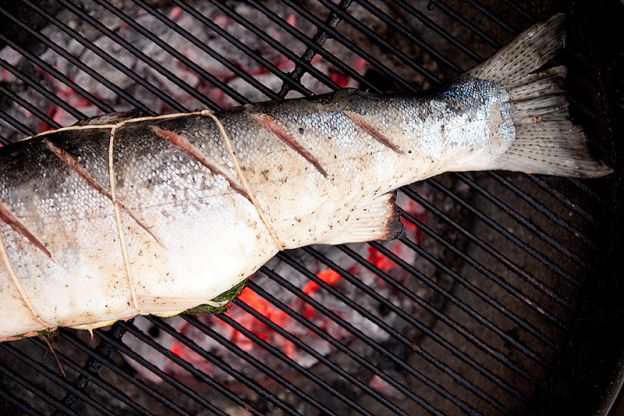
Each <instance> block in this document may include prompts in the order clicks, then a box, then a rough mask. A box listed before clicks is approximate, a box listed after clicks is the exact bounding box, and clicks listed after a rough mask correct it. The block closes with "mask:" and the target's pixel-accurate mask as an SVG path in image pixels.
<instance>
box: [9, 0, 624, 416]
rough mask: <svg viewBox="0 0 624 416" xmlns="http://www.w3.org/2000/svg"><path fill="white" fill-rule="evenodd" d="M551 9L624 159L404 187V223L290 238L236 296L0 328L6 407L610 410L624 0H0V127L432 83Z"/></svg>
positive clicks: (24, 129) (592, 107) (607, 142)
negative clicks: (196, 309) (205, 307)
mask: <svg viewBox="0 0 624 416" xmlns="http://www.w3.org/2000/svg"><path fill="white" fill-rule="evenodd" d="M557 11H564V12H566V13H567V15H568V23H567V24H568V28H569V30H568V33H569V35H568V46H567V49H566V52H565V53H564V54H563V55H562V56H561V57H560V58H558V59H560V61H561V62H560V63H564V64H566V65H567V66H568V67H569V69H570V71H569V80H568V87H569V90H570V101H571V106H572V114H573V116H574V118H575V119H576V120H577V121H578V122H579V123H580V124H582V125H583V126H584V128H585V129H586V131H587V132H588V134H589V136H590V137H591V141H592V145H593V146H594V148H595V149H594V150H595V152H596V154H597V155H599V156H601V157H602V158H603V159H606V160H607V161H608V163H609V164H610V165H612V166H613V167H615V168H616V173H615V174H613V175H612V176H610V177H608V178H605V179H601V180H595V181H580V180H576V179H569V178H552V177H545V176H544V177H542V176H528V175H523V174H510V173H499V172H485V173H478V174H473V173H459V174H445V175H441V176H439V177H436V178H432V179H429V180H427V181H423V183H419V184H415V185H412V186H409V187H406V188H405V189H403V190H402V191H401V195H400V197H399V199H400V206H401V213H402V215H403V220H404V223H405V224H406V225H407V226H406V229H407V232H406V234H405V235H404V236H402V237H401V238H400V239H399V241H398V242H392V243H381V242H373V243H370V244H363V245H346V246H340V247H338V248H332V249H330V248H327V247H306V248H303V249H300V250H295V251H290V252H285V253H280V254H279V255H278V256H277V258H276V259H274V260H272V261H271V262H270V263H269V264H267V266H265V267H263V268H262V269H261V270H260V271H259V272H258V273H257V274H256V275H255V276H254V277H253V278H252V279H251V280H250V283H249V285H248V288H247V289H246V290H248V292H245V294H244V295H243V296H242V297H241V298H240V299H239V300H236V301H234V302H233V305H232V307H231V308H230V310H229V311H228V312H226V313H221V314H216V315H213V316H209V317H206V316H195V315H184V316H182V317H180V318H174V319H160V318H155V317H147V318H139V319H137V320H134V321H128V322H118V323H117V324H115V325H113V326H112V327H111V328H104V329H99V330H96V331H95V333H94V335H93V336H90V335H89V334H88V333H82V332H77V331H72V330H66V329H62V330H60V331H59V333H58V334H56V335H55V336H54V337H52V338H50V339H47V338H45V337H37V338H31V339H25V340H21V341H16V342H11V343H4V344H0V410H1V411H2V412H3V414H14V413H20V414H33V415H34V414H50V415H59V414H69V415H74V414H76V415H78V414H100V413H102V414H141V415H147V414H183V415H184V414H213V413H214V414H221V415H225V414H254V415H258V414H289V415H297V414H305V415H326V414H327V415H329V414H340V415H351V414H365V415H373V414H384V415H385V414H399V415H412V414H434V415H455V414H547V415H552V414H590V413H592V412H597V413H599V414H607V413H608V412H609V411H610V410H611V409H612V407H613V406H614V403H616V405H617V403H618V402H617V400H616V397H617V392H618V390H619V387H620V382H621V380H622V377H621V374H620V371H621V368H622V366H621V357H622V351H623V347H624V345H623V336H622V333H621V331H620V330H619V328H622V323H623V322H622V320H623V317H624V313H623V312H624V311H623V310H622V306H621V305H622V304H623V303H622V300H621V299H622V295H623V294H624V290H623V289H624V288H623V287H622V285H623V283H622V279H621V278H620V277H621V276H620V275H621V273H620V271H621V270H622V268H623V267H622V266H624V265H622V256H621V253H622V248H624V245H623V244H622V236H621V235H622V231H623V230H624V226H623V225H622V214H624V212H623V208H624V207H623V206H622V201H624V198H622V196H623V195H624V194H623V189H622V180H621V179H622V178H621V174H620V170H618V168H621V166H622V158H621V150H622V143H621V140H617V139H618V138H619V137H622V133H623V132H624V129H623V128H622V119H621V114H622V109H623V108H624V106H623V105H622V101H621V97H622V94H621V91H622V89H621V87H622V79H623V77H622V72H621V71H622V70H621V65H618V64H617V61H616V57H617V56H618V52H619V53H621V52H622V46H621V45H618V42H617V40H618V39H622V38H624V36H623V35H624V33H622V32H623V30H622V28H621V24H620V22H621V21H622V17H624V16H623V14H624V11H623V10H622V6H621V5H620V4H619V3H618V2H616V1H613V2H604V3H601V4H599V5H597V4H595V2H591V1H575V2H564V1H562V2H552V3H551V2H540V1H523V2H513V1H488V0H469V1H454V0H435V1H434V0H431V1H417V0H413V1H408V2H402V1H394V0H388V1H384V2H382V1H373V0H341V1H339V2H338V1H330V0H318V1H305V2H297V1H292V0H283V1H256V0H249V1H246V2H227V1H226V2H223V1H216V0H215V1H206V2H200V1H197V2H191V1H182V0H171V1H168V0H163V1H153V0H152V1H148V0H128V1H120V2H108V1H105V0H94V1H93V2H86V3H80V2H79V1H76V0H49V1H34V0H20V1H16V2H14V3H11V4H8V5H2V6H0V19H1V21H2V30H0V43H1V45H3V46H4V49H3V50H2V53H3V54H1V55H0V58H1V59H0V66H1V67H2V70H3V77H2V81H0V94H1V95H0V96H1V98H2V100H1V101H0V140H3V141H4V142H5V143H9V142H12V141H15V140H17V139H19V138H21V137H23V136H27V135H31V134H33V133H34V132H36V131H38V130H41V129H44V128H45V129H47V128H58V127H60V126H61V125H64V124H71V123H72V122H74V121H75V120H79V119H82V118H85V117H87V116H89V115H93V114H95V113H103V112H113V111H119V110H126V109H131V108H138V109H140V110H142V111H144V112H147V113H152V114H153V113H166V112H174V111H175V112H178V111H189V110H192V109H194V108H199V107H202V108H209V109H211V110H218V109H220V108H222V107H224V106H232V105H240V104H245V103H248V102H254V101H260V100H266V99H275V100H279V99H283V98H285V97H291V96H295V95H302V96H310V95H312V94H316V93H320V92H325V91H331V90H335V89H338V88H341V87H352V86H357V87H359V88H364V89H368V90H371V91H375V92H379V93H391V92H397V91H400V92H412V93H416V94H417V93H422V92H423V91H428V90H432V89H435V88H437V87H438V86H440V85H441V84H442V83H444V82H447V81H449V80H452V79H453V77H455V76H457V75H458V74H460V73H461V72H463V71H464V70H466V69H468V68H470V67H471V66H472V65H474V64H476V63H478V62H480V61H482V60H483V59H485V58H486V57H488V56H489V55H491V54H492V53H493V52H495V51H496V50H497V49H498V48H500V47H501V46H503V45H504V44H505V43H506V42H508V41H509V40H511V39H512V38H513V37H514V35H516V34H518V33H519V32H520V31H522V30H523V29H525V28H527V27H529V26H530V25H531V24H532V23H534V22H536V21H538V20H541V19H543V18H546V17H548V16H549V15H551V14H553V13H554V12H557ZM618 48H619V49H618Z"/></svg>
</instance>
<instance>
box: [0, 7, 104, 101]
mask: <svg viewBox="0 0 624 416" xmlns="http://www.w3.org/2000/svg"><path fill="white" fill-rule="evenodd" d="M0 12H3V11H2V10H0ZM0 40H2V42H4V43H6V44H7V45H9V46H10V47H11V48H12V49H14V50H16V51H17V52H19V53H20V54H21V55H22V56H24V57H25V58H26V59H28V61H30V62H32V63H33V64H35V65H37V66H39V67H40V68H41V69H43V70H44V71H46V73H48V74H50V75H51V76H53V77H54V78H56V79H57V80H58V81H60V82H61V83H63V84H65V85H66V86H68V87H70V88H72V89H73V90H74V91H76V93H77V94H79V95H80V96H81V97H82V98H84V99H86V100H88V101H89V102H90V103H92V104H94V105H95V106H96V107H97V108H99V109H100V110H101V111H103V112H104V113H112V112H114V111H115V110H114V108H113V107H111V106H109V105H108V104H106V103H104V102H103V101H102V100H100V99H98V98H97V97H95V96H94V95H93V94H91V93H89V92H88V91H86V90H85V89H84V88H82V87H81V86H79V85H78V84H76V83H75V82H73V81H72V80H71V79H69V78H68V77H66V76H65V75H63V74H62V73H61V72H60V71H58V70H57V69H56V68H54V67H53V66H51V65H49V64H48V63H47V62H45V61H43V60H42V59H40V58H39V57H38V56H37V55H33V54H32V53H30V52H29V51H27V50H26V49H24V48H22V47H21V46H19V45H17V44H16V43H15V42H13V41H11V40H10V39H8V38H6V37H5V36H4V35H3V34H2V33H0ZM14 69H15V68H14ZM33 82H34V81H33Z"/></svg>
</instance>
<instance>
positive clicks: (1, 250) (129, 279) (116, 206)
mask: <svg viewBox="0 0 624 416" xmlns="http://www.w3.org/2000/svg"><path fill="white" fill-rule="evenodd" d="M189 115H202V116H208V117H210V118H211V119H212V120H213V121H214V122H215V124H216V125H217V128H218V129H219V132H220V133H221V137H222V138H223V141H224V142H225V145H226V147H227V149H228V153H229V155H230V158H231V159H232V163H233V164H234V167H235V169H236V172H237V173H238V175H239V177H240V180H241V185H242V187H243V188H244V190H245V193H246V194H247V196H248V198H249V200H250V202H251V203H252V204H253V205H254V207H255V208H256V211H257V212H258V216H259V217H260V220H261V221H262V223H263V224H264V226H265V227H266V229H267V231H268V232H269V235H270V236H271V239H272V240H273V241H274V242H275V244H276V245H277V248H278V249H279V250H282V249H284V248H286V246H285V244H284V243H283V242H282V241H281V240H280V239H279V238H278V237H277V234H276V233H275V230H274V229H273V227H272V225H271V223H270V222H269V221H268V219H267V217H266V215H265V214H264V212H263V211H262V210H261V209H260V208H259V205H258V202H257V200H256V198H255V196H254V195H253V193H252V192H251V189H250V186H249V182H247V179H246V178H245V176H244V175H243V170H242V169H241V166H240V163H239V161H238V158H237V157H236V152H235V150H234V146H233V145H232V140H231V139H230V137H229V135H228V133H227V131H226V130H225V127H224V126H223V123H221V120H219V119H218V118H217V117H216V116H215V115H214V114H213V113H212V112H211V111H210V110H200V111H194V112H190V113H174V114H166V115H161V116H146V117H137V118H132V119H127V120H123V121H120V122H118V123H114V124H94V125H82V126H69V127H61V128H60V129H56V130H49V131H46V132H42V133H39V134H36V135H33V136H29V137H26V138H24V139H22V140H21V141H24V140H29V139H33V138H37V137H43V136H47V135H50V134H54V133H59V132H63V131H76V130H106V129H110V130H111V132H110V140H109V146H108V174H109V182H110V195H111V201H112V205H113V212H114V214H115V224H116V228H117V233H118V235H119V243H120V248H121V255H122V258H123V262H124V271H125V275H126V283H127V286H128V288H129V290H130V296H131V301H132V307H133V308H134V309H135V310H136V311H137V313H138V314H141V315H145V314H146V312H145V311H144V310H143V309H142V308H141V306H140V302H139V299H138V297H137V293H136V285H135V281H134V277H133V275H132V272H131V271H130V260H129V256H128V246H127V243H126V237H125V234H124V232H123V224H122V221H121V210H120V202H119V201H118V199H117V189H116V184H117V183H116V178H115V165H114V145H115V133H116V131H117V130H118V129H119V128H120V127H123V126H124V125H126V124H132V123H138V122H141V121H150V120H167V119H172V118H178V117H186V116H189ZM0 257H1V259H2V262H3V263H4V264H5V267H6V268H7V271H8V274H9V276H10V277H11V280H12V281H13V283H14V285H15V287H16V289H17V291H18V293H19V295H20V297H21V299H22V302H23V303H24V304H25V306H26V307H27V308H28V309H29V310H30V312H31V313H32V315H33V317H34V319H35V320H36V321H37V322H38V323H39V324H41V325H43V326H44V327H54V326H55V325H51V324H48V323H46V322H45V321H44V320H43V319H42V318H41V316H40V315H39V314H38V313H37V311H36V309H35V308H34V306H33V304H32V302H30V300H29V299H28V297H27V296H26V293H25V292H24V290H23V288H22V286H21V284H20V283H19V280H18V278H17V276H16V275H15V272H14V270H13V268H12V266H11V264H10V261H9V258H8V255H7V253H6V247H5V246H4V243H3V242H2V239H1V238H0ZM228 303H229V301H221V302H215V301H204V304H206V305H209V306H213V307H222V306H225V305H227V304H228Z"/></svg>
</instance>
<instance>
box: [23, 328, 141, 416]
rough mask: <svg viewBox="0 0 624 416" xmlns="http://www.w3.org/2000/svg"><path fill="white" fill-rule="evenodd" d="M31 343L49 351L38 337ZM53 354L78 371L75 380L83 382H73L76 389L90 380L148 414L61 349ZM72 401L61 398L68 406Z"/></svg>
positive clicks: (118, 398)
mask: <svg viewBox="0 0 624 416" xmlns="http://www.w3.org/2000/svg"><path fill="white" fill-rule="evenodd" d="M31 343H32V344H34V345H37V346H38V347H39V348H40V349H42V350H43V351H45V352H48V351H49V345H48V344H46V343H45V342H43V341H42V340H40V339H37V338H33V339H32V340H31ZM55 354H56V357H58V358H59V362H60V363H61V364H62V365H63V366H67V367H69V368H71V369H72V370H73V371H75V372H76V373H78V374H79V375H80V377H79V378H78V379H77V380H76V381H77V382H78V381H79V380H84V381H83V382H81V383H79V384H80V385H76V383H74V387H76V388H77V389H79V390H82V389H83V388H84V387H82V385H86V384H87V383H89V382H91V383H93V384H95V385H96V386H98V387H100V388H101V389H102V390H104V391H106V392H107V393H109V394H110V395H111V396H113V397H114V398H116V399H117V400H120V401H121V402H123V403H124V404H126V405H127V406H128V407H130V408H131V409H133V410H134V411H135V412H137V413H139V414H142V415H149V414H150V413H149V412H147V411H146V410H145V409H144V408H143V407H141V406H139V405H137V404H136V403H134V402H133V401H132V400H130V398H129V397H128V396H126V395H125V394H123V393H121V392H120V391H119V390H116V389H115V388H113V387H112V386H110V385H109V384H108V383H105V382H103V381H102V380H100V379H99V378H98V377H96V376H95V375H94V374H90V373H89V372H88V371H87V370H84V369H83V368H82V367H81V366H80V365H78V364H77V363H76V362H74V361H73V360H71V359H70V358H69V357H68V356H67V355H65V354H64V353H62V352H61V351H57V352H56V353H55ZM81 387H82V388H81ZM73 402H74V400H67V397H66V398H65V399H63V403H64V404H65V405H67V406H68V407H71V405H72V404H73Z"/></svg>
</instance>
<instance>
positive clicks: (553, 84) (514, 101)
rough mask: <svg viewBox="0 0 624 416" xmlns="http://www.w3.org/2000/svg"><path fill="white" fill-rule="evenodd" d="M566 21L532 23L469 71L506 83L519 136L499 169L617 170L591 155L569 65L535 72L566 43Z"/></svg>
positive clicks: (592, 173) (591, 173)
mask: <svg viewBox="0 0 624 416" xmlns="http://www.w3.org/2000/svg"><path fill="white" fill-rule="evenodd" d="M564 20H565V18H564V15H563V14H557V15H555V16H553V17H551V18H550V19H549V20H548V21H546V22H543V23H539V24H537V25H535V26H533V27H531V28H530V29H528V30H527V31H525V32H523V33H522V34H521V35H520V36H518V37H517V38H516V40H514V41H513V42H512V43H511V44H509V45H508V46H506V47H505V48H503V49H502V50H500V51H499V52H498V53H496V54H495V55H494V56H492V57H491V58H490V59H488V60H487V61H485V62H484V63H482V64H480V65H478V66H476V67H475V68H473V69H471V70H470V71H468V72H467V73H466V76H468V77H472V78H479V79H485V80H488V81H491V82H494V83H496V84H498V85H500V86H502V87H503V88H505V90H506V91H507V93H508V95H509V101H510V113H511V118H512V120H513V122H514V126H515V130H516V137H515V139H514V141H513V142H512V144H511V146H510V147H509V149H508V150H507V151H506V152H505V153H504V154H503V155H502V156H500V157H499V158H498V159H496V161H495V162H494V166H491V168H493V169H503V170H512V171H522V172H527V173H538V174H548V175H560V176H575V177H599V176H604V175H607V174H609V173H611V172H612V171H613V170H612V169H611V168H610V167H608V166H607V165H605V164H604V163H601V162H598V161H596V160H594V159H593V158H592V157H591V156H590V154H589V151H588V147H587V137H586V136H585V134H584V133H583V130H582V129H581V128H580V127H579V126H576V125H574V124H573V123H572V122H571V121H570V119H569V114H568V102H567V100H566V98H565V86H564V81H565V76H566V69H565V67H563V66H557V67H554V68H550V69H546V70H541V71H537V72H534V71H536V70H538V69H539V68H541V67H542V66H543V65H544V64H546V63H547V62H548V61H549V60H550V59H552V58H553V57H554V56H555V55H556V54H557V53H558V52H559V51H560V50H561V49H562V48H563V47H564V43H565V31H564Z"/></svg>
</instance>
